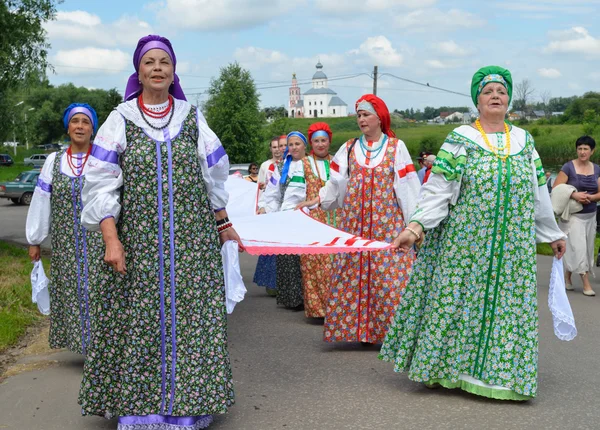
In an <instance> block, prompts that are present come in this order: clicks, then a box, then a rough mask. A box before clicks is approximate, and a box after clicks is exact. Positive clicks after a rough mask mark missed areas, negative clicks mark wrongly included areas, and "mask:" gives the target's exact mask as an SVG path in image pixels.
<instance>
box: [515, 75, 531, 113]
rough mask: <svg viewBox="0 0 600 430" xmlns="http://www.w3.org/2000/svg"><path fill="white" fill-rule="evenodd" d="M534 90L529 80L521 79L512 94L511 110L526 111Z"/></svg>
mask: <svg viewBox="0 0 600 430" xmlns="http://www.w3.org/2000/svg"><path fill="white" fill-rule="evenodd" d="M534 93H535V89H534V88H533V84H532V83H531V81H530V80H529V79H523V80H522V81H521V82H519V83H517V84H516V85H515V89H514V93H513V109H514V110H522V111H527V109H528V106H529V104H530V103H531V99H532V98H533V94H534Z"/></svg>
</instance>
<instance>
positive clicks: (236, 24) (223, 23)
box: [157, 0, 303, 30]
mask: <svg viewBox="0 0 600 430" xmlns="http://www.w3.org/2000/svg"><path fill="white" fill-rule="evenodd" d="M302 2H303V1H302V0H300V1H299V2H290V1H287V0H219V1H213V0H166V3H165V5H164V7H163V8H161V9H159V10H158V12H157V15H158V16H159V17H161V18H163V17H165V16H166V17H167V19H168V20H169V21H170V23H171V24H173V25H177V27H180V28H189V29H195V30H227V29H234V30H237V29H245V28H251V27H256V26H259V25H263V24H266V23H268V22H269V20H271V19H273V18H275V17H277V16H280V15H282V14H284V13H286V12H288V11H290V10H292V9H294V8H296V7H298V5H299V4H301V3H302Z"/></svg>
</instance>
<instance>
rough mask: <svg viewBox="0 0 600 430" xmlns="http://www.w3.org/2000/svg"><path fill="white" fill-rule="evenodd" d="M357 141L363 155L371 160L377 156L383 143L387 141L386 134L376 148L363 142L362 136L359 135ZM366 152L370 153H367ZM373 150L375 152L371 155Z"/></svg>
mask: <svg viewBox="0 0 600 430" xmlns="http://www.w3.org/2000/svg"><path fill="white" fill-rule="evenodd" d="M358 142H359V143H360V149H361V151H362V153H363V155H364V156H365V158H366V159H367V160H372V159H374V158H377V156H378V155H379V153H380V152H381V151H382V150H383V147H384V145H385V143H386V142H387V136H385V135H384V137H383V140H382V141H381V144H380V145H379V146H378V147H377V148H371V147H369V146H367V145H366V144H365V143H364V142H363V136H361V137H360V139H359V140H358ZM367 152H368V153H370V154H369V155H367ZM374 152H375V154H374V155H373V153H374Z"/></svg>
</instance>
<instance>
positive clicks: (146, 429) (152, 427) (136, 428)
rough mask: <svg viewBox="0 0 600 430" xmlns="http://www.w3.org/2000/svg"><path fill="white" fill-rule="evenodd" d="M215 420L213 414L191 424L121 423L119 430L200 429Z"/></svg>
mask: <svg viewBox="0 0 600 430" xmlns="http://www.w3.org/2000/svg"><path fill="white" fill-rule="evenodd" d="M212 422H213V417H212V415H207V416H205V417H202V418H200V419H199V420H198V421H196V422H195V423H194V424H192V425H191V426H185V425H177V424H168V423H157V424H119V425H118V426H117V430H200V429H205V428H207V427H208V426H209V425H210V424H211V423H212Z"/></svg>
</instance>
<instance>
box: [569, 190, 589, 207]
mask: <svg viewBox="0 0 600 430" xmlns="http://www.w3.org/2000/svg"><path fill="white" fill-rule="evenodd" d="M571 198H572V199H573V200H576V201H578V202H579V203H581V204H582V205H586V204H588V203H591V200H590V195H589V194H588V193H586V192H585V191H578V192H575V193H573V194H571Z"/></svg>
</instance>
